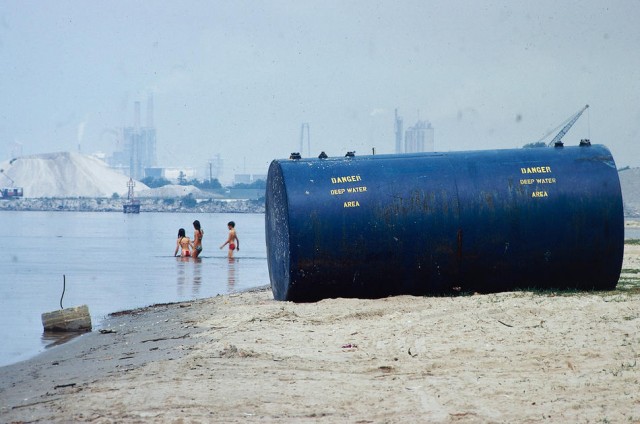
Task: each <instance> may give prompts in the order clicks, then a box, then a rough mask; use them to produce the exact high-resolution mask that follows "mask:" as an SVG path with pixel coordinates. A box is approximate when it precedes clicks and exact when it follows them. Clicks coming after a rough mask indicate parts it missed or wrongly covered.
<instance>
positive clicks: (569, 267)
mask: <svg viewBox="0 0 640 424" xmlns="http://www.w3.org/2000/svg"><path fill="white" fill-rule="evenodd" d="M265 226H266V241H267V259H268V265H269V277H270V280H271V288H272V290H273V294H274V298H275V299H277V300H292V301H314V300H318V299H322V298H327V297H364V298H376V297H384V296H388V295H398V294H413V295H424V294H439V293H448V292H451V291H463V292H467V291H473V292H496V291H505V290H512V289H515V288H540V289H546V288H560V289H562V288H578V289H612V288H615V286H616V284H617V281H618V278H619V276H620V270H621V267H622V256H623V248H624V218H623V211H622V195H621V191H620V182H619V179H618V172H617V169H616V166H615V163H614V160H613V157H612V156H611V153H610V152H609V150H608V149H607V148H606V147H604V146H602V145H589V146H580V147H578V146H576V147H555V148H528V149H510V150H488V151H468V152H448V153H417V154H401V155H375V156H362V157H341V158H318V159H283V160H274V161H273V162H272V163H271V166H270V167H269V173H268V177H267V196H266V213H265Z"/></svg>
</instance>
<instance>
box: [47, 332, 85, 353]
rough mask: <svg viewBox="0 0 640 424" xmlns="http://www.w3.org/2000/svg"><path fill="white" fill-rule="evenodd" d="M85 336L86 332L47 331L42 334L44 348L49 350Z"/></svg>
mask: <svg viewBox="0 0 640 424" xmlns="http://www.w3.org/2000/svg"><path fill="white" fill-rule="evenodd" d="M83 334H84V332H77V331H76V332H73V331H45V332H44V333H42V337H41V340H42V344H43V345H44V347H45V348H46V349H49V348H50V347H53V346H58V345H61V344H63V343H66V342H68V341H69V340H71V339H75V338H76V337H78V336H81V335H83Z"/></svg>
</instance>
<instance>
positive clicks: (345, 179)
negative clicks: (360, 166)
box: [331, 175, 362, 184]
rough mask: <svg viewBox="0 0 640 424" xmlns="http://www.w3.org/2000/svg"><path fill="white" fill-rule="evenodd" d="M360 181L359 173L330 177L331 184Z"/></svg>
mask: <svg viewBox="0 0 640 424" xmlns="http://www.w3.org/2000/svg"><path fill="white" fill-rule="evenodd" d="M358 181H362V178H360V175H345V176H344V177H331V184H342V183H355V182H358Z"/></svg>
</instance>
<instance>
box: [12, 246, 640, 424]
mask: <svg viewBox="0 0 640 424" xmlns="http://www.w3.org/2000/svg"><path fill="white" fill-rule="evenodd" d="M639 272H640V246H637V245H625V256H624V264H623V274H622V276H621V279H620V283H619V284H618V288H617V290H615V291H611V292H595V293H582V292H579V293H575V292H574V293H548V292H545V293H533V292H509V293H498V294H489V295H466V296H458V297H412V296H398V297H391V298H384V299H377V300H361V299H326V300H322V301H320V302H317V303H308V304H296V303H291V302H278V301H274V300H273V296H272V293H271V291H270V290H269V289H268V288H266V287H265V288H262V289H259V290H254V291H251V292H246V293H241V294H237V295H229V296H218V297H215V298H210V299H204V300H199V301H194V302H188V303H176V304H168V305H155V306H152V307H148V308H143V309H140V310H134V311H127V312H123V313H118V314H114V315H113V316H112V317H111V318H110V319H109V320H108V322H107V323H106V324H104V325H103V328H102V329H101V330H100V331H93V332H92V333H89V334H86V335H84V336H82V337H79V338H77V339H75V340H73V341H71V342H69V343H66V344H64V345H62V346H59V347H56V348H54V349H51V350H49V351H47V352H45V353H43V354H41V355H39V356H37V357H36V358H34V359H31V360H28V361H25V362H21V363H18V364H14V365H11V366H7V367H3V368H0V399H1V400H0V421H1V422H20V423H22V422H92V423H110V422H128V423H129V422H133V423H136V422H140V423H143V422H144V423H147V422H177V423H192V422H193V423H196V422H201V423H205V422H221V423H222V422H224V423H233V422H243V423H246V422H261V423H263V422H278V423H281V422H288V423H289V422H290V423H305V422H306V423H312V422H313V423H315V422H326V423H333V422H339V423H341V422H346V423H406V422H432V423H434V422H435V423H450V422H451V423H476V422H497V423H507V422H563V423H564V422H585V423H605V422H611V423H613V422H624V423H631V422H633V423H637V422H640V364H639V363H638V362H640V361H639V360H640V282H639V278H640V277H639V274H638V273H639Z"/></svg>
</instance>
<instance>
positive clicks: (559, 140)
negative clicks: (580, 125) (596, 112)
mask: <svg viewBox="0 0 640 424" xmlns="http://www.w3.org/2000/svg"><path fill="white" fill-rule="evenodd" d="M587 109H589V105H585V106H584V107H583V108H582V109H580V110H579V111H578V112H577V113H576V114H575V115H573V116H572V117H571V118H569V120H568V122H567V123H566V124H565V126H564V127H562V129H561V130H560V132H559V133H558V134H556V136H555V137H553V140H551V141H550V142H549V146H557V145H560V146H561V145H562V137H564V135H565V134H566V133H567V131H569V130H570V129H571V127H572V126H573V124H575V123H576V121H577V120H578V118H580V115H582V113H583V112H584V111H585V110H587Z"/></svg>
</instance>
